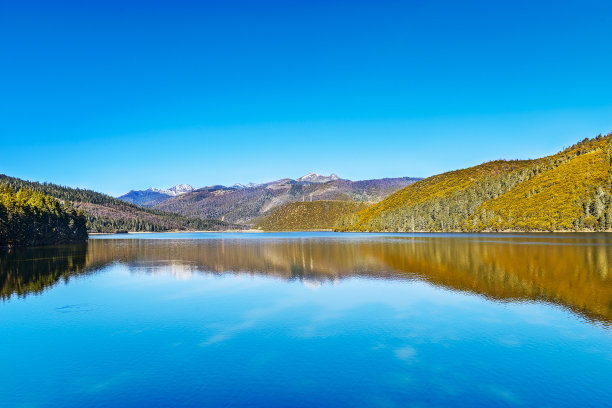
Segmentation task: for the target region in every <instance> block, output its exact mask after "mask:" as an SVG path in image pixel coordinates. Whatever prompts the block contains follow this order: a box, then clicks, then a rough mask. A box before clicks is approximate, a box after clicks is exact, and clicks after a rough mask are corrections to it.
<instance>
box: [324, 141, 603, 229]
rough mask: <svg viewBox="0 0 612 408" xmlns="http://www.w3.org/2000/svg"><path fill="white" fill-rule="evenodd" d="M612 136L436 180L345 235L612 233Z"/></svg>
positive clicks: (381, 207) (386, 203)
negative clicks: (377, 233) (362, 232)
mask: <svg viewBox="0 0 612 408" xmlns="http://www.w3.org/2000/svg"><path fill="white" fill-rule="evenodd" d="M611 139H612V136H611V135H608V136H605V137H601V136H599V137H597V138H595V139H585V140H583V141H582V142H580V143H578V144H576V145H574V146H572V147H570V148H568V149H565V150H564V151H562V152H560V153H558V154H556V155H553V156H548V157H544V158H541V159H535V160H520V161H518V160H515V161H505V160H497V161H493V162H488V163H484V164H481V165H479V166H475V167H471V168H467V169H462V170H457V171H452V172H448V173H443V174H439V175H436V176H433V177H429V178H427V179H425V180H422V181H419V182H417V183H414V184H412V185H410V186H408V187H406V188H404V189H402V190H400V191H398V192H396V193H395V194H393V195H391V196H389V197H388V198H386V199H384V200H382V201H381V202H380V203H378V204H375V205H373V206H371V207H369V208H367V209H365V210H363V211H361V212H359V213H357V214H353V215H348V216H345V217H344V218H342V219H341V220H340V221H339V222H338V223H337V225H336V228H337V229H338V230H342V231H484V230H546V231H548V230H601V229H610V228H612V214H610V207H611V204H610V203H611V194H610V192H611V190H612V189H611V186H610V184H611V179H610V151H611V150H612V149H611Z"/></svg>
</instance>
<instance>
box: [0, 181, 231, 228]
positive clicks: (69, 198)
mask: <svg viewBox="0 0 612 408" xmlns="http://www.w3.org/2000/svg"><path fill="white" fill-rule="evenodd" d="M2 185H4V186H10V187H12V188H13V189H14V190H20V189H22V188H25V189H29V190H32V191H36V192H40V193H43V194H47V195H50V196H52V197H55V198H57V199H59V200H61V201H64V202H70V203H71V204H72V206H73V207H74V208H75V209H77V210H83V211H84V213H85V216H86V217H87V225H88V230H89V232H116V231H168V230H186V229H188V230H221V229H229V228H233V227H237V226H236V225H231V224H228V223H226V222H223V221H220V220H208V219H199V218H189V217H184V216H181V215H177V214H173V213H169V212H165V211H159V210H152V209H148V208H143V207H139V206H137V205H134V204H129V203H126V202H125V201H122V200H119V199H117V198H114V197H111V196H109V195H106V194H102V193H98V192H95V191H92V190H86V189H79V188H70V187H64V186H60V185H57V184H51V183H38V182H33V181H26V180H21V179H18V178H15V177H9V176H6V175H3V174H0V186H2Z"/></svg>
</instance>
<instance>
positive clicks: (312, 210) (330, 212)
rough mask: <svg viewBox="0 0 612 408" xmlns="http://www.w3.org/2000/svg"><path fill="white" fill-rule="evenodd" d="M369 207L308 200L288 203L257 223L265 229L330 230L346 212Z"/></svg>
mask: <svg viewBox="0 0 612 408" xmlns="http://www.w3.org/2000/svg"><path fill="white" fill-rule="evenodd" d="M366 207H367V204H366V203H362V202H355V201H312V202H310V201H306V202H301V201H298V202H293V203H287V204H285V205H283V206H281V207H279V208H278V209H276V210H274V211H273V212H272V213H271V214H270V215H268V216H267V217H265V218H264V219H262V220H261V221H259V222H257V223H256V224H255V228H258V229H262V230H264V231H304V230H329V229H332V228H333V227H334V225H335V224H336V222H338V220H339V219H340V218H342V217H343V216H345V215H346V214H351V213H355V212H357V211H359V210H362V209H364V208H366Z"/></svg>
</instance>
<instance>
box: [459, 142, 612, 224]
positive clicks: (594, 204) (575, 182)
mask: <svg viewBox="0 0 612 408" xmlns="http://www.w3.org/2000/svg"><path fill="white" fill-rule="evenodd" d="M609 174H610V158H609V156H608V155H607V154H606V153H604V152H603V151H601V150H596V151H592V152H589V153H586V154H584V155H581V156H578V157H576V158H575V159H573V160H570V161H568V162H567V163H564V164H562V165H560V166H559V167H557V168H554V169H552V170H549V171H545V172H543V173H542V174H538V175H537V176H535V177H533V178H532V179H530V180H527V181H525V182H523V183H521V184H519V185H518V186H516V187H515V188H513V189H512V190H510V191H509V192H507V193H505V194H503V195H501V196H500V197H498V198H496V199H493V200H490V201H487V202H485V203H484V204H483V205H482V206H480V207H479V208H478V209H477V211H476V213H475V214H474V215H472V216H471V217H470V219H469V222H468V226H467V227H470V226H473V227H474V228H475V229H476V230H479V229H483V228H486V229H495V230H509V229H518V230H525V229H535V230H542V231H545V230H577V229H578V230H579V229H583V228H589V229H590V228H597V227H601V228H603V229H605V228H610V225H609V223H610V221H612V212H611V211H612V206H610V205H609V204H610V203H609V194H608V200H607V201H608V202H607V203H606V202H604V201H606V200H602V198H604V197H605V195H606V194H605V191H606V190H607V191H608V193H609V191H610V190H609V183H607V181H608V177H609ZM606 204H607V205H606ZM606 207H607V208H606ZM604 209H605V210H606V212H607V213H604ZM602 215H603V217H602ZM600 221H602V223H601V225H600Z"/></svg>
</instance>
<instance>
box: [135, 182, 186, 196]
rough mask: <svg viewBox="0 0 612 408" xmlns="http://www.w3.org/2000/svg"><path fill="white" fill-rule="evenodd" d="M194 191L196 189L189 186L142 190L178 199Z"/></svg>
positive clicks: (181, 185) (180, 185) (178, 185)
mask: <svg viewBox="0 0 612 408" xmlns="http://www.w3.org/2000/svg"><path fill="white" fill-rule="evenodd" d="M193 190H195V189H194V188H193V187H191V186H190V185H189V184H177V185H176V186H174V187H170V188H167V189H161V188H155V187H152V188H149V189H147V190H140V191H154V192H156V193H161V194H165V195H169V196H172V197H176V196H178V195H181V194H185V193H189V192H190V191H193ZM137 191H138V190H137Z"/></svg>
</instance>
